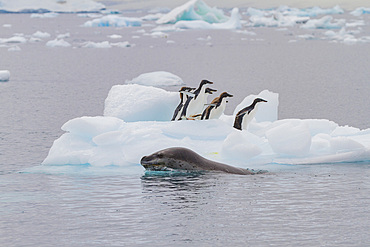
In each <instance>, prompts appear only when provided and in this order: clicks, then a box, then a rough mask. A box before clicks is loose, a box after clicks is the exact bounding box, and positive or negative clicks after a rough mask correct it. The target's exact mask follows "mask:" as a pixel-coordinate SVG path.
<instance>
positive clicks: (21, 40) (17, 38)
mask: <svg viewBox="0 0 370 247" xmlns="http://www.w3.org/2000/svg"><path fill="white" fill-rule="evenodd" d="M26 42H27V39H26V38H25V37H22V36H13V37H11V38H7V39H6V38H4V39H2V38H0V44H5V43H7V44H17V43H26Z"/></svg>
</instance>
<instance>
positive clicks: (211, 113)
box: [201, 92, 233, 120]
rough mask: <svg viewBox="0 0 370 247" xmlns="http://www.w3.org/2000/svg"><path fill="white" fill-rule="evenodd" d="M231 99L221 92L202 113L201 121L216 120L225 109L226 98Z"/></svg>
mask: <svg viewBox="0 0 370 247" xmlns="http://www.w3.org/2000/svg"><path fill="white" fill-rule="evenodd" d="M227 97H233V96H232V95H231V94H229V93H227V92H223V93H222V94H220V96H218V97H216V98H214V99H213V100H212V102H211V104H210V105H209V106H208V107H207V108H206V109H205V110H204V111H203V113H202V117H201V120H205V119H218V118H219V117H220V116H221V115H222V113H224V111H225V108H226V103H227V101H226V98H227Z"/></svg>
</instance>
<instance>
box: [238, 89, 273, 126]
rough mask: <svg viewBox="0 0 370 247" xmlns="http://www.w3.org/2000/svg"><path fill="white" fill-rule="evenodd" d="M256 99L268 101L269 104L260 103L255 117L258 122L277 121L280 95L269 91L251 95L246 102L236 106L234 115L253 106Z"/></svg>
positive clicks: (245, 99) (246, 98)
mask: <svg viewBox="0 0 370 247" xmlns="http://www.w3.org/2000/svg"><path fill="white" fill-rule="evenodd" d="M255 98H262V99H264V100H267V102H263V103H260V104H259V106H258V111H257V113H256V116H255V119H256V120H257V122H264V121H270V122H273V121H276V120H277V118H278V105H279V94H277V93H273V92H270V91H268V90H263V91H262V92H261V93H259V94H258V95H249V96H247V97H245V98H244V100H243V101H242V102H241V103H240V104H239V105H237V106H236V108H235V110H234V113H233V115H234V116H235V115H236V114H237V113H238V112H239V111H240V110H241V109H243V108H244V107H247V106H249V105H250V104H252V103H253V101H254V99H255Z"/></svg>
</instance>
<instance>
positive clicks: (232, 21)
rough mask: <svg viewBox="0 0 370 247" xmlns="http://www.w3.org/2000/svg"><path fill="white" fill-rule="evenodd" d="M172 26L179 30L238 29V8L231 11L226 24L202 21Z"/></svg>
mask: <svg viewBox="0 0 370 247" xmlns="http://www.w3.org/2000/svg"><path fill="white" fill-rule="evenodd" d="M174 26H175V28H180V29H240V28H241V27H242V25H241V22H240V17H239V9H238V8H234V9H233V10H232V11H231V17H230V18H229V20H227V21H226V22H222V23H209V22H206V21H204V20H192V21H178V22H176V24H175V25H174Z"/></svg>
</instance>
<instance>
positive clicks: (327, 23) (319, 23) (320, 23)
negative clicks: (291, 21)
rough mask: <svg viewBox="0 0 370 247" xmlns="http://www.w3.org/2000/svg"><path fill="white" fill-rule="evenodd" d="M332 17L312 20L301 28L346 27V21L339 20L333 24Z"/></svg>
mask: <svg viewBox="0 0 370 247" xmlns="http://www.w3.org/2000/svg"><path fill="white" fill-rule="evenodd" d="M332 20H333V17H332V16H329V15H328V16H324V17H322V18H320V19H311V20H309V21H307V22H306V23H305V24H303V25H302V26H301V28H307V29H340V28H342V27H343V26H344V25H345V23H346V22H345V20H343V19H341V20H337V21H336V22H332Z"/></svg>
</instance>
